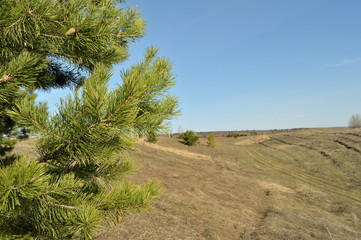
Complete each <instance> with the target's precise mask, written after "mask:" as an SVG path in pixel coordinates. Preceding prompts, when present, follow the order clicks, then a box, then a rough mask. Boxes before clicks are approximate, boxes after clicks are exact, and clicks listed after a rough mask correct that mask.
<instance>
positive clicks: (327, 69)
mask: <svg viewBox="0 0 361 240" xmlns="http://www.w3.org/2000/svg"><path fill="white" fill-rule="evenodd" d="M127 4H128V5H137V6H138V8H140V9H141V11H142V16H143V17H144V18H145V20H146V21H147V24H148V30H147V35H146V37H144V38H143V39H141V40H140V41H138V42H136V43H134V44H133V45H132V46H131V48H130V54H131V57H130V59H129V61H128V62H126V63H125V64H123V65H120V66H117V67H116V68H115V72H114V75H113V78H112V83H116V82H118V83H120V82H121V80H120V77H119V72H120V70H121V69H122V68H127V67H128V66H129V65H131V64H132V63H135V62H138V61H139V60H140V59H141V58H142V56H143V54H144V49H145V48H146V47H148V46H150V45H155V46H157V47H159V48H160V55H162V56H166V57H168V58H169V59H170V60H171V61H172V62H173V63H174V65H175V68H174V72H175V74H176V75H177V80H176V81H177V85H176V86H175V87H174V88H173V90H172V92H173V93H174V94H175V95H177V96H178V97H179V99H180V108H181V110H182V115H181V116H179V117H178V118H177V119H175V120H173V121H172V129H173V132H177V130H178V128H179V126H181V127H182V129H183V130H186V129H190V130H195V131H221V130H225V131H226V130H253V129H283V128H304V127H335V126H346V125H347V123H348V119H349V118H350V116H351V115H352V114H355V113H361V27H360V24H361V1H359V0H226V1H215V0H207V1H205V0H198V1H191V0H183V1H169V0H153V1H149V0H128V1H127ZM65 92H66V91H65ZM50 96H51V97H49V94H43V93H41V94H40V96H39V100H50V101H49V105H50V109H52V108H54V107H53V106H54V102H56V101H58V98H59V97H62V96H64V91H52V93H51V95H50Z"/></svg>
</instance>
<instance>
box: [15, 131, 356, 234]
mask: <svg viewBox="0 0 361 240" xmlns="http://www.w3.org/2000/svg"><path fill="white" fill-rule="evenodd" d="M137 148H138V149H139V151H137V152H136V153H135V154H134V157H135V159H136V163H137V166H138V168H139V170H138V171H137V175H135V176H131V178H132V179H133V180H134V181H136V182H138V183H141V182H144V181H145V180H146V179H149V178H154V179H158V180H159V181H160V182H161V183H162V185H163V186H164V188H165V193H164V194H163V195H162V197H161V198H160V199H159V200H158V202H157V204H156V205H154V207H153V208H152V209H150V210H149V211H147V212H141V213H139V214H134V215H127V216H125V217H124V219H123V222H122V223H121V224H120V225H118V226H109V227H108V228H107V229H104V230H102V231H101V232H100V233H99V239H108V240H113V239H133V240H138V239H161V240H162V239H169V240H170V239H172V240H175V239H331V240H336V239H361V130H360V129H349V128H329V129H304V130H302V129H300V130H295V131H287V132H272V133H269V134H262V135H260V134H259V135H257V136H247V137H239V138H217V139H216V147H215V148H214V149H211V148H208V147H207V145H206V139H201V143H200V144H199V145H197V146H194V147H188V146H185V145H183V144H181V143H180V142H179V141H178V140H177V139H175V138H166V137H162V138H160V140H159V141H158V143H156V144H151V143H148V142H145V141H140V143H139V145H138V147H137ZM15 152H22V153H23V152H30V153H31V152H33V141H31V140H30V141H27V142H22V143H20V144H19V145H18V146H17V149H15Z"/></svg>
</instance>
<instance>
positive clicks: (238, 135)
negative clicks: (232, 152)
mask: <svg viewBox="0 0 361 240" xmlns="http://www.w3.org/2000/svg"><path fill="white" fill-rule="evenodd" d="M246 136H247V134H245V133H242V134H240V133H230V134H228V135H227V137H234V138H238V137H246Z"/></svg>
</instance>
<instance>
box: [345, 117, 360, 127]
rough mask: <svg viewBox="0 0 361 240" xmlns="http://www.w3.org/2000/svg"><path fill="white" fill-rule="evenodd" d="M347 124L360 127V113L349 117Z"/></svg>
mask: <svg viewBox="0 0 361 240" xmlns="http://www.w3.org/2000/svg"><path fill="white" fill-rule="evenodd" d="M348 125H349V126H350V127H352V128H359V127H361V116H360V114H354V115H352V116H351V117H350V120H349V122H348Z"/></svg>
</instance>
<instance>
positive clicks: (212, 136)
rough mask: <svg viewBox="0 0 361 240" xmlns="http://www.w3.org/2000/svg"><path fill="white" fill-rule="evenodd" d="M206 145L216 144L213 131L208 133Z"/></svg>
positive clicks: (212, 146) (212, 145)
mask: <svg viewBox="0 0 361 240" xmlns="http://www.w3.org/2000/svg"><path fill="white" fill-rule="evenodd" d="M207 145H208V147H211V148H214V147H215V146H216V137H215V136H214V134H213V133H211V134H209V136H208V138H207Z"/></svg>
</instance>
